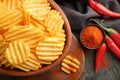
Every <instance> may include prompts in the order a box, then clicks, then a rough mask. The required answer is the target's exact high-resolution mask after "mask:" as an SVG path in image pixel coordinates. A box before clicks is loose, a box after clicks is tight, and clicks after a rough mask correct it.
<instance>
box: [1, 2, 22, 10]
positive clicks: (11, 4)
mask: <svg viewBox="0 0 120 80" xmlns="http://www.w3.org/2000/svg"><path fill="white" fill-rule="evenodd" d="M1 2H2V3H3V4H4V5H5V6H6V8H7V9H9V10H11V9H17V8H18V7H19V6H21V4H22V2H21V0H1Z"/></svg>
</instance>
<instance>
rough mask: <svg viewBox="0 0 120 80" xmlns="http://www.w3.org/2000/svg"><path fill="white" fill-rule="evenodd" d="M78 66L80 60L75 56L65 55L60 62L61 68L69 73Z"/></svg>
mask: <svg viewBox="0 0 120 80" xmlns="http://www.w3.org/2000/svg"><path fill="white" fill-rule="evenodd" d="M79 66H80V62H79V61H78V59H77V58H73V57H72V56H70V55H67V56H66V57H65V58H64V59H63V61H62V63H61V70H62V71H64V72H66V73H68V74H70V73H71V72H76V71H77V69H78V68H79Z"/></svg>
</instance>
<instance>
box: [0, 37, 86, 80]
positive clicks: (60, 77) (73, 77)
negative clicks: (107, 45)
mask: <svg viewBox="0 0 120 80" xmlns="http://www.w3.org/2000/svg"><path fill="white" fill-rule="evenodd" d="M68 55H72V56H75V57H76V58H78V60H79V61H80V63H81V64H80V68H79V69H78V70H77V72H76V73H72V74H70V75H68V74H66V73H65V72H63V71H61V69H60V67H61V65H60V64H59V65H57V66H56V67H54V68H52V69H50V70H49V71H47V72H45V73H43V74H40V75H36V76H27V77H14V76H5V75H0V79H1V80H13V79H14V80H78V79H79V77H80V76H81V74H82V72H83V70H84V66H85V56H84V52H83V49H82V48H81V46H80V45H79V42H78V41H77V39H76V38H75V37H74V35H73V37H72V45H71V48H70V50H69V52H68Z"/></svg>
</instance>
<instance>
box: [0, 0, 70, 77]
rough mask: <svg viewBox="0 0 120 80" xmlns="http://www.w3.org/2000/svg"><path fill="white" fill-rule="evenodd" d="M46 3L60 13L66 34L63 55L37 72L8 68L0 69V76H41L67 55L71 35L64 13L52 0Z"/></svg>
mask: <svg viewBox="0 0 120 80" xmlns="http://www.w3.org/2000/svg"><path fill="white" fill-rule="evenodd" d="M48 1H49V3H50V5H51V7H52V8H53V9H56V10H57V11H59V12H60V14H61V16H62V17H63V20H64V26H63V28H64V30H65V33H66V42H65V46H64V49H63V54H62V55H61V56H60V57H59V58H58V59H57V60H55V61H54V62H53V63H52V64H50V65H47V66H44V67H42V68H40V69H39V70H37V71H30V72H24V71H22V70H18V69H13V70H11V69H8V68H4V67H0V74H3V75H9V76H33V75H37V74H42V73H44V72H45V71H47V70H50V69H51V68H53V67H55V66H57V65H58V64H60V63H61V61H62V60H63V58H64V57H65V56H66V55H67V53H68V50H69V49H70V46H71V41H72V34H71V29H70V25H69V22H68V20H67V18H66V16H65V14H64V12H63V11H62V9H61V8H60V7H59V6H58V5H57V4H56V3H55V2H54V1H53V0H48Z"/></svg>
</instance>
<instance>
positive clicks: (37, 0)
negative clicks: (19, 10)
mask: <svg viewBox="0 0 120 80" xmlns="http://www.w3.org/2000/svg"><path fill="white" fill-rule="evenodd" d="M24 1H29V2H31V3H34V2H38V3H48V0H24Z"/></svg>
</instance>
